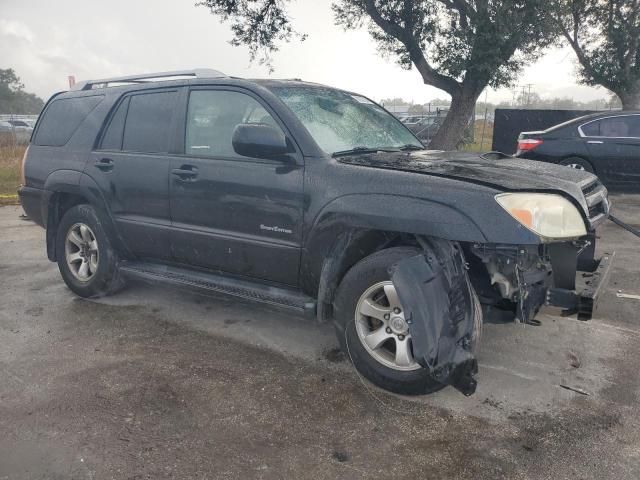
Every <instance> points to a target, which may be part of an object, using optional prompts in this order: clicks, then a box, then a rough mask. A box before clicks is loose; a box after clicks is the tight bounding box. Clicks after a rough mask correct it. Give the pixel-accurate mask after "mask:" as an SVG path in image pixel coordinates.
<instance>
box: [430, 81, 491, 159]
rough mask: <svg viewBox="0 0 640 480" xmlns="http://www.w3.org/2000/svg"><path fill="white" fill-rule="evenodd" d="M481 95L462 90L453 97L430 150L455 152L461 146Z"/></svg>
mask: <svg viewBox="0 0 640 480" xmlns="http://www.w3.org/2000/svg"><path fill="white" fill-rule="evenodd" d="M480 93H482V90H481V91H479V92H477V93H476V91H475V90H474V91H469V90H467V89H465V88H462V90H461V92H460V93H457V94H455V95H452V97H451V107H450V108H449V112H448V113H447V116H446V118H445V119H444V122H443V123H442V126H441V127H440V128H439V129H438V131H437V132H436V134H435V136H434V137H433V139H432V140H431V143H430V144H429V148H432V149H434V150H455V149H456V148H458V146H460V144H461V143H462V140H463V139H464V133H465V130H466V128H467V126H468V125H469V119H470V118H471V115H473V110H474V108H475V105H476V102H477V101H478V97H479V96H480Z"/></svg>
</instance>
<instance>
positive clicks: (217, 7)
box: [196, 0, 306, 70]
mask: <svg viewBox="0 0 640 480" xmlns="http://www.w3.org/2000/svg"><path fill="white" fill-rule="evenodd" d="M288 4H289V0H202V1H200V2H198V3H196V6H203V7H207V8H208V9H209V10H210V11H211V13H212V14H214V15H217V16H219V17H220V18H221V19H222V20H223V21H228V22H231V31H232V32H233V39H231V45H234V46H240V45H246V46H248V47H249V52H250V55H251V61H254V60H255V59H256V58H257V59H258V61H259V63H260V64H265V65H267V66H268V67H269V69H270V70H273V68H272V66H271V53H273V52H276V51H278V43H279V42H282V41H284V42H288V41H290V40H291V39H293V38H298V39H299V40H300V41H304V40H305V39H306V35H304V34H300V33H298V32H297V31H296V30H294V29H293V27H292V26H291V21H290V18H289V16H288V15H287V6H288Z"/></svg>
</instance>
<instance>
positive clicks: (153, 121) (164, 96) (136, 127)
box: [122, 91, 178, 153]
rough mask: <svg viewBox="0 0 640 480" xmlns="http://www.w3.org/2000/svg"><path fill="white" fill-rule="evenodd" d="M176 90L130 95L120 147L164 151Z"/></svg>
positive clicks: (131, 150) (169, 130) (165, 151)
mask: <svg viewBox="0 0 640 480" xmlns="http://www.w3.org/2000/svg"><path fill="white" fill-rule="evenodd" d="M177 95H178V92H177V91H169V92H155V93H144V94H137V95H132V96H131V97H130V99H129V108H128V111H127V119H126V121H125V124H124V135H123V139H122V149H123V150H126V151H130V152H146V153H167V152H168V151H169V145H170V141H169V139H170V137H171V133H172V129H171V126H172V120H173V113H174V111H175V104H176V99H177Z"/></svg>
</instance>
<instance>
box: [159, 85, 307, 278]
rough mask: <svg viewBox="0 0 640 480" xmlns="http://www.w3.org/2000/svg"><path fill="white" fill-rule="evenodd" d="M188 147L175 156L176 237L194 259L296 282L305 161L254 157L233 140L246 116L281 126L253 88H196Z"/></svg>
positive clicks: (180, 257) (176, 248)
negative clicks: (240, 150) (237, 149)
mask: <svg viewBox="0 0 640 480" xmlns="http://www.w3.org/2000/svg"><path fill="white" fill-rule="evenodd" d="M186 108H187V115H186V121H185V123H186V124H185V136H184V139H185V140H184V143H185V145H184V155H183V156H182V157H181V158H175V159H174V160H173V161H172V163H171V174H170V183H169V185H170V190H171V192H170V193H171V218H172V234H171V245H172V252H173V256H174V259H175V260H177V261H179V262H181V263H187V264H190V265H194V266H198V267H205V268H209V269H215V270H220V271H224V272H228V273H233V274H239V275H243V276H248V277H253V278H258V279H263V280H270V281H274V282H279V283H284V284H290V285H295V284H296V283H297V280H298V267H299V262H300V249H301V241H302V207H303V195H302V194H303V192H302V188H303V172H304V168H303V161H302V158H301V156H297V155H292V157H291V161H290V162H289V163H286V162H285V163H283V162H282V161H277V160H265V159H256V158H248V157H244V156H241V155H238V154H237V153H235V151H234V149H233V146H232V144H231V140H232V135H233V131H234V129H235V127H236V126H237V125H238V124H241V123H266V124H270V125H272V126H275V127H277V128H280V129H282V130H283V131H285V129H284V128H283V125H282V124H281V123H280V122H279V121H278V120H276V118H275V116H274V115H273V114H272V113H271V112H270V110H269V109H268V107H266V105H264V104H263V103H262V101H261V100H260V99H258V98H257V97H256V96H253V95H252V94H251V93H249V92H248V91H244V90H241V89H223V88H207V89H197V88H194V89H192V90H191V91H190V93H189V96H188V99H187V106H186Z"/></svg>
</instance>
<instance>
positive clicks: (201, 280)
mask: <svg viewBox="0 0 640 480" xmlns="http://www.w3.org/2000/svg"><path fill="white" fill-rule="evenodd" d="M120 271H121V272H122V273H123V274H125V275H131V276H134V277H137V278H142V279H146V280H154V281H158V280H159V281H162V282H168V283H173V284H178V285H186V286H189V287H194V288H197V289H200V290H206V291H210V292H216V293H224V294H227V295H231V296H234V297H239V298H243V299H245V300H251V301H255V302H260V303H267V304H270V305H275V306H279V307H284V308H288V309H293V310H297V311H298V312H300V313H303V314H305V315H308V316H314V315H315V312H316V302H315V300H314V299H313V298H311V297H308V296H306V295H304V294H303V293H301V292H299V291H297V290H294V289H291V288H283V287H275V286H272V285H268V284H264V283H258V282H252V281H249V280H244V279H240V278H238V277H233V276H229V275H224V274H215V273H209V272H201V271H197V270H189V269H186V268H180V267H174V266H169V265H163V264H157V263H146V262H124V263H122V264H121V265H120Z"/></svg>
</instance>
